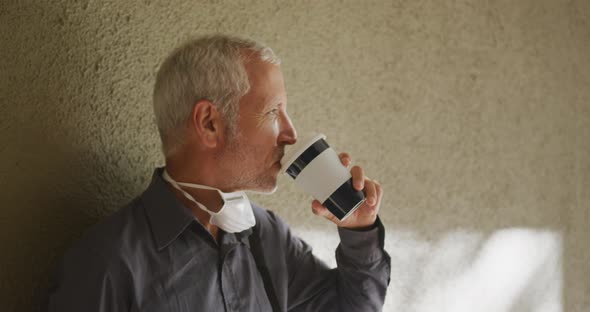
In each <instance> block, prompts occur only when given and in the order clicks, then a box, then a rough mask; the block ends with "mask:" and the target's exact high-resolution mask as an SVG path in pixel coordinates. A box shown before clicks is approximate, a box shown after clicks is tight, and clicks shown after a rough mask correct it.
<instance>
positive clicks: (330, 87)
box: [0, 0, 590, 311]
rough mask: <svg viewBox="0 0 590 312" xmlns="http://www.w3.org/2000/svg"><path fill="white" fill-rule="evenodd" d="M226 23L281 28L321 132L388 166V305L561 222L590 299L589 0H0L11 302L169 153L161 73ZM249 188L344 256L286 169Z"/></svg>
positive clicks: (566, 271)
mask: <svg viewBox="0 0 590 312" xmlns="http://www.w3.org/2000/svg"><path fill="white" fill-rule="evenodd" d="M211 32H225V33H232V34H237V35H243V36H248V37H252V38H255V39H259V40H261V41H264V42H266V43H268V44H270V45H271V46H272V47H274V49H275V50H276V52H277V53H278V54H279V55H280V56H281V58H282V60H283V71H284V74H285V80H286V83H287V90H288V93H289V110H290V114H291V117H292V118H293V120H294V122H295V125H296V126H297V128H298V129H299V130H300V131H306V130H320V131H323V132H324V133H326V134H327V135H328V140H329V142H330V143H331V144H332V145H333V146H335V147H336V148H337V149H339V150H343V151H344V150H346V151H348V152H350V153H351V154H352V155H353V157H354V160H355V162H356V163H357V164H360V165H363V166H364V167H365V168H366V171H367V173H368V175H369V176H371V177H374V178H376V179H378V180H379V181H380V182H381V183H382V184H383V186H384V188H385V190H386V195H385V198H384V202H383V207H382V213H381V216H382V219H383V220H384V222H385V223H386V226H387V228H388V229H389V230H390V231H389V232H388V236H387V237H388V238H387V246H388V248H389V249H390V251H391V253H392V255H393V256H394V257H393V260H394V262H393V266H394V268H393V275H392V285H391V287H390V295H389V296H388V301H387V305H386V307H385V309H384V310H385V311H394V310H403V311H409V310H416V311H418V310H419V311H442V309H437V306H436V305H432V304H431V305H428V302H436V300H434V301H424V300H423V299H422V298H421V296H423V295H424V293H425V292H423V291H426V290H425V289H424V288H428V285H432V283H429V281H434V280H436V281H440V280H444V278H441V275H444V274H447V275H452V274H459V271H457V268H460V267H461V266H464V265H466V261H467V260H461V259H472V257H473V253H475V252H476V251H477V250H478V247H477V246H479V245H478V244H479V242H482V241H484V240H485V239H486V238H488V237H489V238H490V239H491V240H493V239H494V238H495V237H497V236H495V235H494V233H496V231H497V230H499V229H506V228H512V227H519V228H530V229H534V230H538V231H541V232H540V233H541V234H539V235H541V236H538V237H550V236H542V235H545V234H547V233H555V237H560V239H558V240H554V239H553V238H550V239H549V240H548V241H549V242H551V244H554V245H555V248H554V249H550V250H553V251H554V252H553V253H552V252H547V253H546V254H544V255H545V256H547V259H550V260H551V259H552V260H551V261H549V260H548V261H549V262H550V263H553V264H555V263H557V267H560V268H561V267H563V281H561V273H560V274H557V275H551V274H549V275H547V276H548V277H547V278H548V281H545V284H547V285H553V286H552V287H550V289H551V291H550V292H549V293H551V294H553V295H555V294H556V293H557V294H558V296H557V297H558V298H556V299H555V300H557V301H559V302H561V300H563V306H564V309H565V310H566V311H587V309H589V307H590V301H589V300H590V299H589V298H590V297H589V296H588V294H589V293H590V285H589V283H590V282H589V281H590V266H589V265H588V263H590V252H589V251H588V240H589V239H590V230H589V227H588V225H589V224H590V191H589V190H590V88H589V86H590V2H589V1H585V0H571V1H565V0H563V1H560V0H540V1H539V0H519V1H508V0H501V1H483V0H455V1H434V0H431V1H427V0H412V1H405V0H402V1H400V0H394V1H388V0H380V1H336V0H327V1H271V0H268V1H266V0H265V1H256V2H251V3H249V2H247V1H188V0H173V1H152V0H144V1H115V0H105V1H91V0H79V1H63V0H62V1H31V0H28V1H27V0H23V1H16V0H2V2H0V56H1V57H0V160H1V161H0V199H1V201H0V202H1V203H2V204H1V207H0V246H2V256H1V257H0V305H1V307H0V309H1V310H2V311H30V310H31V309H33V310H38V309H39V305H40V302H41V300H42V299H41V298H42V297H43V296H44V295H43V294H44V292H45V289H46V287H47V284H48V280H49V274H50V272H51V271H52V269H53V267H54V265H55V264H56V262H57V260H58V259H59V257H60V256H61V255H62V253H63V252H64V250H65V248H67V246H68V245H69V244H71V242H72V241H73V240H75V239H76V238H77V237H79V235H80V234H81V233H82V232H83V231H84V229H85V228H87V227H88V226H89V225H91V224H93V223H94V222H96V220H97V218H99V217H100V216H103V215H105V214H108V213H109V212H111V211H113V210H116V209H117V208H118V207H120V206H122V205H124V204H125V203H126V202H128V201H129V200H130V199H132V198H133V197H134V196H136V195H138V194H139V193H140V192H141V190H142V189H143V188H144V187H145V186H146V185H147V183H148V179H149V178H150V174H151V171H152V169H153V167H154V166H157V165H160V164H162V157H161V156H160V154H159V141H158V136H157V133H156V128H155V126H154V125H153V117H152V111H151V102H150V99H151V89H152V86H153V82H154V75H155V72H156V70H157V68H158V66H159V64H160V62H161V61H162V60H163V58H164V57H165V55H166V54H167V53H168V52H169V51H170V50H171V49H172V48H173V47H175V46H176V45H177V44H178V43H179V42H181V41H183V40H184V39H186V38H189V37H191V36H194V35H199V34H206V33H211ZM254 198H255V200H256V201H258V202H259V203H261V204H263V205H265V206H267V207H268V208H271V209H273V210H275V211H277V212H278V213H279V215H281V216H283V217H284V218H285V219H286V220H287V221H288V222H289V223H290V224H291V225H292V226H293V227H294V228H295V229H296V231H297V232H298V233H300V235H302V236H303V237H305V238H306V239H307V240H309V241H310V242H311V243H312V244H313V245H314V246H315V247H316V250H317V252H318V254H319V255H323V257H325V258H326V261H331V260H330V259H329V257H330V256H331V253H332V252H333V248H334V244H335V243H336V240H335V236H334V235H335V229H332V228H329V229H328V230H326V223H325V222H324V221H323V220H319V219H316V218H315V217H314V216H313V215H312V214H311V213H310V204H309V202H310V199H309V198H307V197H306V196H305V195H303V194H301V192H299V191H298V190H296V189H295V188H294V186H293V185H292V184H291V183H289V181H288V179H287V178H281V179H280V188H279V191H278V192H277V193H276V194H275V195H273V196H270V197H262V196H256V197H254ZM457 231H459V232H457ZM457 233H459V234H457ZM502 233H504V232H502ZM543 233H545V234H543ZM504 234H505V233H504ZM449 235H451V236H452V238H451V239H450V240H448V239H447V238H448V237H449ZM502 235H503V234H502ZM318 236H322V238H320V237H318ZM324 236H325V237H329V238H330V239H325V240H324V239H323V237H324ZM504 236H505V235H504ZM519 237H520V236H519ZM551 237H554V236H551ZM520 241H521V242H533V241H534V239H533V240H528V238H527V239H524V240H522V239H521V240H520ZM448 242H455V243H451V244H449V243H448ZM404 244H406V245H404ZM551 244H549V245H551ZM525 245H527V244H525ZM529 245H530V244H529ZM529 245H527V246H529ZM456 246H464V247H465V248H463V249H460V250H458V249H457V248H455V247H456ZM551 246H553V245H551ZM449 250H450V251H449ZM453 250H454V251H455V255H456V257H455V258H453V259H455V260H454V261H453V262H445V263H446V264H440V263H439V262H436V261H434V260H432V259H435V260H436V259H447V258H448V257H447V256H446V255H448V254H449V253H451V252H452V251H453ZM560 250H562V251H563V253H562V254H561V251H560ZM555 253H557V254H558V256H557V258H558V259H554V257H552V256H549V255H550V254H553V255H554V256H555ZM441 255H442V256H441ZM451 256H452V255H451ZM507 257H508V258H510V256H507ZM415 259H422V260H424V259H431V260H429V261H430V262H428V263H430V264H431V265H430V267H433V268H449V269H448V270H445V269H438V270H434V271H432V272H422V271H421V268H420V267H417V266H419V264H420V263H424V262H416V261H413V260H415ZM424 261H426V260H424ZM433 261H434V262H433ZM560 261H561V262H562V263H560ZM549 262H548V263H549ZM448 263H452V265H449V264H448ZM467 264H468V263H467ZM511 265H512V264H511V263H510V262H507V266H511ZM548 267H554V266H552V265H548ZM408 272H414V274H410V273H408ZM428 274H430V275H428ZM541 275H542V274H541ZM541 275H539V276H541ZM542 276H545V275H542ZM433 277H436V278H433ZM399 281H403V283H401V282H399ZM418 281H419V282H418ZM532 281H535V280H534V279H533V280H532ZM561 283H562V284H563V290H561V286H560V285H561ZM545 284H543V285H545ZM524 288H526V287H524ZM537 288H538V287H537ZM548 289H549V288H548ZM544 291H548V290H546V289H545V290H539V289H534V290H531V291H530V292H527V293H525V294H524V295H523V296H524V297H525V299H520V300H521V301H520V302H515V303H513V304H512V305H508V306H504V307H503V308H502V309H504V308H505V309H504V310H502V309H498V310H497V311H509V310H508V309H512V310H510V311H541V310H542V307H545V308H547V307H551V305H550V304H549V305H542V304H541V303H539V302H540V301H539V300H537V299H538V298H537V297H535V296H533V295H531V292H534V293H535V294H544ZM561 293H562V294H563V299H561V295H560V294H561ZM526 296H528V297H526ZM533 297H535V298H537V299H534V300H533V299H531V300H529V301H530V302H529V303H527V304H526V306H527V308H523V307H524V306H525V304H524V303H522V302H523V300H525V301H526V300H528V299H526V298H533ZM417 302H418V303H417ZM420 302H426V303H420ZM559 305H560V304H558V306H559ZM540 307H541V308H540ZM439 308H440V306H439ZM559 309H560V308H556V307H555V306H553V308H551V309H548V310H547V309H546V310H543V311H558V310H559ZM448 310H449V311H451V309H450V308H449V309H448ZM456 310H457V309H456ZM475 310H478V309H474V310H472V311H475ZM479 311H481V310H479Z"/></svg>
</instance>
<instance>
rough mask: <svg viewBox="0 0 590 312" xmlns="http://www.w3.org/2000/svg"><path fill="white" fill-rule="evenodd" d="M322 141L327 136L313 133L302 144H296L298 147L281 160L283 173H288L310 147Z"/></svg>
mask: <svg viewBox="0 0 590 312" xmlns="http://www.w3.org/2000/svg"><path fill="white" fill-rule="evenodd" d="M321 139H323V140H325V139H326V135H325V134H323V133H313V134H312V135H310V136H309V138H308V139H306V141H305V142H303V143H302V144H297V143H295V145H296V147H291V148H290V149H289V150H288V151H287V153H285V155H284V156H283V159H282V160H281V173H286V172H287V169H289V167H290V166H291V165H292V164H293V162H295V160H297V158H299V156H301V154H303V152H305V151H306V150H307V149H308V148H309V147H310V146H312V145H313V144H314V143H315V142H317V141H319V140H321ZM283 160H286V161H283Z"/></svg>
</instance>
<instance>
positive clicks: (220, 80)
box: [153, 34, 280, 156]
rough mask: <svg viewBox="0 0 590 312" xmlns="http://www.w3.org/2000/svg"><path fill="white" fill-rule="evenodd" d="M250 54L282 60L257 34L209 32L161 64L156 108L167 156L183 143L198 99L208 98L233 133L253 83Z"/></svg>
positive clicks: (155, 100)
mask: <svg viewBox="0 0 590 312" xmlns="http://www.w3.org/2000/svg"><path fill="white" fill-rule="evenodd" d="M252 57H257V58H259V59H260V60H262V61H265V62H269V63H272V64H276V65H279V64H280V59H279V58H278V57H277V56H276V55H275V53H274V52H273V51H272V49H270V48H269V47H267V46H265V45H263V44H261V43H258V42H256V41H253V40H249V39H243V38H237V37H232V36H226V35H219V34H218V35H211V36H205V37H200V38H196V39H193V40H190V41H188V42H186V43H184V44H183V45H181V46H180V47H179V48H177V49H175V50H174V51H173V52H172V53H171V54H170V55H169V56H168V57H167V58H166V60H165V61H164V63H163V64H162V65H161V66H160V69H159V70H158V74H157V76H156V84H155V86H154V93H153V105H154V114H155V117H156V124H157V126H158V131H159V133H160V138H161V140H162V151H163V152H164V155H165V156H169V155H172V154H174V153H175V152H176V151H177V150H178V148H180V147H181V146H182V145H183V144H184V143H185V139H186V138H185V128H186V126H187V122H188V121H189V120H190V117H191V112H192V110H193V107H194V105H195V103H196V102H197V101H199V100H202V99H206V100H209V101H211V102H212V103H213V104H214V105H216V107H217V108H218V109H219V111H220V113H221V115H222V116H223V118H225V120H226V121H227V125H228V126H227V128H228V129H227V130H228V132H229V133H230V136H231V135H234V134H235V130H236V121H237V117H238V103H239V100H240V98H241V97H242V96H244V95H245V94H246V93H248V90H249V89H250V83H249V82H248V75H247V73H246V69H245V66H244V64H245V63H246V62H248V61H249V60H250V59H251V58H252Z"/></svg>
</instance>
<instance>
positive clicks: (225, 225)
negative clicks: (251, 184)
mask: <svg viewBox="0 0 590 312" xmlns="http://www.w3.org/2000/svg"><path fill="white" fill-rule="evenodd" d="M162 178H164V180H166V181H168V182H170V184H172V186H173V187H174V188H176V189H177V190H179V191H180V192H182V194H184V196H185V197H186V198H187V199H188V200H190V201H192V202H193V203H195V204H197V206H198V207H199V208H201V209H202V210H204V211H205V212H207V213H208V214H209V215H211V220H210V221H209V222H210V223H211V224H213V225H216V226H218V227H219V228H220V229H222V230H224V231H225V232H227V233H238V232H242V231H245V230H247V229H249V228H251V227H253V226H254V225H256V219H255V218H254V212H253V211H252V205H251V204H250V201H249V200H248V196H246V193H244V192H242V191H239V192H232V193H224V192H222V191H221V190H220V189H217V188H214V187H210V186H206V185H200V184H192V183H180V182H176V181H174V180H173V179H172V178H171V177H170V175H168V172H166V171H165V170H164V173H163V174H162ZM180 186H184V187H190V188H196V189H204V190H213V191H217V192H218V193H219V195H220V196H221V198H222V199H223V202H224V204H223V206H222V207H221V209H220V210H219V211H218V212H213V211H211V210H209V209H207V207H205V205H203V204H201V203H199V202H198V201H197V200H195V198H194V197H193V196H191V194H189V193H187V192H186V191H185V190H183V189H182V188H181V187H180Z"/></svg>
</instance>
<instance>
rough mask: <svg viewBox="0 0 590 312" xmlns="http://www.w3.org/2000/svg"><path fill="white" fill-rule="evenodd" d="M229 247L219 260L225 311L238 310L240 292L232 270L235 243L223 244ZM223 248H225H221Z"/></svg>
mask: <svg viewBox="0 0 590 312" xmlns="http://www.w3.org/2000/svg"><path fill="white" fill-rule="evenodd" d="M224 247H229V248H228V250H227V252H225V253H222V254H225V255H223V256H222V260H221V261H222V262H221V290H222V292H223V300H224V303H225V310H226V311H227V312H239V311H240V294H239V293H238V290H237V289H238V288H236V287H237V285H238V284H237V282H238V281H237V280H236V275H235V272H234V265H233V264H234V262H235V261H236V259H235V255H236V253H235V247H236V245H233V244H232V245H231V246H224ZM222 249H225V248H222Z"/></svg>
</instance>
